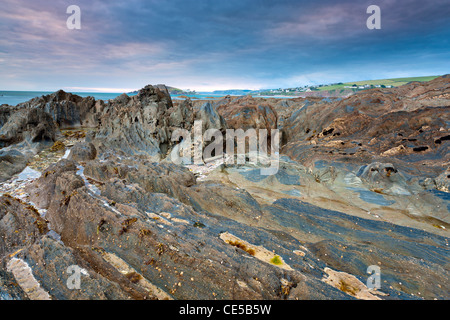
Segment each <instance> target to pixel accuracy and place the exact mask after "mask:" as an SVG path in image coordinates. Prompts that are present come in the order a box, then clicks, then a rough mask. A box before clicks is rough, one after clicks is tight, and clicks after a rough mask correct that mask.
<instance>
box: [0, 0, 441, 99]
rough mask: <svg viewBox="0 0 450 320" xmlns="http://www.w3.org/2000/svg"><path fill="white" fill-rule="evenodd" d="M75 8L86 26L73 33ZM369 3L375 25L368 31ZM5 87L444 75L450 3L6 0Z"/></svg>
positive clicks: (203, 87) (262, 85)
mask: <svg viewBox="0 0 450 320" xmlns="http://www.w3.org/2000/svg"><path fill="white" fill-rule="evenodd" d="M70 5H77V6H78V7H79V8H80V10H81V29H79V30H77V29H73V30H71V29H69V28H68V27H67V24H66V21H67V19H68V18H69V17H70V16H71V14H67V12H66V11H67V8H68V7H69V6H70ZM370 5H377V6H379V7H380V10H381V29H372V30H370V29H368V28H367V26H366V21H367V19H368V18H369V17H370V16H371V14H368V13H367V8H368V7H369V6H370ZM0 30H1V31H0V90H18V91H56V90H58V89H64V90H66V91H72V92H87V91H89V92H91V91H99V92H128V91H132V90H136V89H139V88H142V87H144V86H145V85H147V84H166V85H168V86H172V87H178V88H181V89H185V90H186V89H190V90H197V91H212V90H223V89H253V90H255V89H267V88H289V87H298V86H305V85H314V84H328V83H336V82H350V81H361V80H372V79H384V78H398V77H409V76H428V75H442V74H448V73H450V1H449V0H433V1H423V0H369V1H366V0H344V1H337V0H314V1H301V0H291V1H284V0H276V1H274V0H270V1H269V0H226V1H225V0H224V1H220V0H165V1H162V0H127V1H114V0H108V1H96V0H52V1H43V0H1V6H0Z"/></svg>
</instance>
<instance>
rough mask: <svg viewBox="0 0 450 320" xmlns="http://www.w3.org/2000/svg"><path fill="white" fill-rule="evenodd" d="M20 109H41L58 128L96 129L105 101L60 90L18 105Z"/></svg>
mask: <svg viewBox="0 0 450 320" xmlns="http://www.w3.org/2000/svg"><path fill="white" fill-rule="evenodd" d="M18 107H19V108H28V109H36V108H38V109H41V110H43V111H45V112H46V113H48V114H49V115H50V116H51V117H52V118H53V120H54V121H55V123H57V124H58V126H59V127H60V128H61V129H63V128H74V127H81V126H82V127H96V126H97V125H98V117H99V115H100V114H101V112H102V111H103V108H104V103H103V101H101V100H99V101H95V99H94V97H86V98H83V97H80V96H78V95H74V94H71V93H67V92H64V91H63V90H59V91H57V92H55V93H52V94H49V95H46V96H41V97H37V98H34V99H32V100H30V101H27V102H25V103H21V104H19V105H18Z"/></svg>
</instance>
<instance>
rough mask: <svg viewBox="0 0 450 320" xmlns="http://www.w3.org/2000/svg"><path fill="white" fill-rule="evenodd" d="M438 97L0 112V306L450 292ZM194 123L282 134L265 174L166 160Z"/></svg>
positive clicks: (445, 113)
mask: <svg viewBox="0 0 450 320" xmlns="http://www.w3.org/2000/svg"><path fill="white" fill-rule="evenodd" d="M449 90H450V81H449V78H445V77H443V78H438V79H436V80H433V81H430V82H428V83H423V84H420V83H411V84H408V85H406V86H403V87H399V88H394V89H374V90H368V91H363V92H360V93H358V94H355V95H353V96H350V97H348V98H346V99H321V98H313V97H310V98H307V99H303V98H299V99H291V100H288V101H287V100H281V99H263V98H252V97H230V96H228V97H225V98H224V99H222V100H219V101H216V102H211V101H201V102H199V101H195V102H193V101H190V100H189V99H188V100H185V101H177V102H174V103H172V101H171V99H170V95H169V94H168V92H167V89H166V88H165V86H162V85H158V86H147V87H145V88H144V89H142V90H140V91H139V93H138V94H137V95H135V96H127V95H121V96H119V97H117V98H116V99H114V100H110V101H108V102H103V101H101V102H100V101H95V100H93V99H92V98H80V97H77V96H73V95H71V94H67V93H64V92H62V91H59V92H57V93H55V94H52V95H50V96H46V97H41V98H37V99H33V100H31V101H29V102H27V103H24V104H21V105H18V106H16V107H14V108H11V109H6V107H5V106H2V107H1V108H0V124H1V129H0V130H1V132H2V133H3V135H4V136H3V137H2V138H1V139H2V140H1V141H3V143H4V145H3V149H1V150H0V168H1V169H2V170H1V174H0V179H3V182H2V184H1V186H0V192H1V194H2V196H1V197H0V298H1V299H377V300H378V299H448V298H449V296H448V288H449V287H450V283H449V281H450V280H449V279H450V277H449V262H450V261H449V257H450V255H449V253H450V251H449V247H448V245H449V244H448V242H449V238H448V228H449V227H450V217H449V211H450V199H449V196H448V186H449V176H450V175H449V171H448V165H449V158H448V157H449V156H448V155H449V152H448V148H449V143H450V141H449V139H448V138H447V137H448V135H449V132H448V130H449V128H448V125H449V123H450V119H449V108H450V107H449V101H450V97H449ZM33 107H34V109H36V110H39V111H30V110H34V109H33ZM31 112H35V114H32V113H31ZM31 119H40V120H42V121H43V123H47V124H48V126H46V127H45V128H44V129H45V130H44V131H42V130H41V129H42V126H40V124H39V123H36V121H34V122H33V121H30V120H31ZM196 120H202V123H203V128H202V129H203V130H207V129H212V128H214V129H218V130H219V131H220V132H224V131H225V130H226V129H238V128H241V129H243V130H247V129H249V128H254V129H275V128H278V129H280V130H281V131H282V132H283V137H282V141H281V145H282V149H281V150H280V155H279V156H280V158H279V163H278V165H279V166H278V171H277V172H276V174H274V175H269V176H267V175H263V174H262V173H261V170H260V169H261V167H260V166H259V165H258V164H250V163H246V164H230V163H228V162H227V163H224V162H223V159H221V158H217V159H213V160H211V159H209V162H207V163H203V162H202V163H194V164H193V163H191V164H188V165H177V164H174V163H171V162H170V161H169V159H168V157H167V156H168V154H169V152H170V150H172V149H173V148H174V147H176V146H177V145H178V144H179V143H180V141H172V134H173V132H174V131H175V130H176V129H178V128H180V129H186V130H192V128H193V126H194V121H196ZM37 122H39V121H37ZM69 126H73V127H78V128H75V129H73V128H71V129H70V132H69V131H68V130H67V129H68V127H69ZM86 127H90V129H89V130H87V129H86ZM12 137H14V139H16V140H14V139H12ZM17 137H18V138H17ZM55 141H59V142H60V143H58V145H56V146H55V144H54V142H55ZM47 142H48V143H47ZM52 146H54V147H53V148H51V147H52ZM58 146H59V147H58ZM204 146H205V145H204ZM425 147H426V148H425ZM246 156H247V157H248V156H249V155H248V154H247V155H246ZM24 169H25V170H24ZM369 266H377V267H379V269H380V272H381V282H380V283H381V287H380V288H378V289H377V290H374V289H372V288H369V287H368V282H367V281H368V277H369V274H368V273H367V269H368V267H369ZM77 272H78V275H79V278H78V280H79V283H78V284H79V286H77V280H76V279H75V278H74V277H73V275H75V274H76V273H77Z"/></svg>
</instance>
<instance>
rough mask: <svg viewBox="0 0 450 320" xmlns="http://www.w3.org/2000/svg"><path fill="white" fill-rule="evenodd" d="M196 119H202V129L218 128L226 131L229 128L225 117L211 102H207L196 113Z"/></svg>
mask: <svg viewBox="0 0 450 320" xmlns="http://www.w3.org/2000/svg"><path fill="white" fill-rule="evenodd" d="M195 117H196V120H201V121H202V130H203V132H205V131H206V130H208V129H216V130H220V131H222V132H223V131H224V130H225V129H226V128H227V125H226V122H225V119H224V118H223V117H222V116H221V115H220V114H219V113H218V111H217V110H216V108H215V107H214V106H213V105H212V104H211V103H210V102H205V103H204V104H203V105H202V106H201V107H200V110H199V111H197V113H196V116H195Z"/></svg>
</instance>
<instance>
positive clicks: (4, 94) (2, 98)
mask: <svg viewBox="0 0 450 320" xmlns="http://www.w3.org/2000/svg"><path fill="white" fill-rule="evenodd" d="M52 93H53V92H46V91H0V105H2V104H8V105H10V106H15V105H17V104H19V103H22V102H26V101H28V100H31V99H33V98H36V97H40V96H45V95H48V94H52ZM71 93H73V94H76V95H79V96H81V97H88V96H91V97H94V98H95V99H96V100H105V101H107V100H110V99H114V98H116V97H118V96H120V95H121V94H122V93H120V92H119V93H104V92H71ZM127 94H128V95H129V96H132V95H134V94H135V93H127ZM186 97H189V98H191V99H192V100H196V99H198V100H204V99H207V100H214V99H219V98H221V97H223V95H217V94H214V93H208V92H204V93H203V92H202V93H196V94H184V95H172V99H174V100H184V99H185V98H186Z"/></svg>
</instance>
